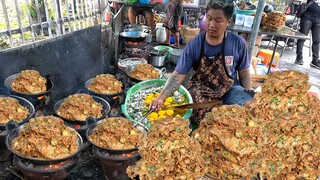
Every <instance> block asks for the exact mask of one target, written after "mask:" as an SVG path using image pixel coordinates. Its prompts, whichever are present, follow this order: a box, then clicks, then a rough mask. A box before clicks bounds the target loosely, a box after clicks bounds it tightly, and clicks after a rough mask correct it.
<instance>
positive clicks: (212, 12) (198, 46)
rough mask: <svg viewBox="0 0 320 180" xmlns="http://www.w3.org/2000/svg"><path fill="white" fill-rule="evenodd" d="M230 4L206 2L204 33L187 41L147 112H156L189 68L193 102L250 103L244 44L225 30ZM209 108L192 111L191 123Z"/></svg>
mask: <svg viewBox="0 0 320 180" xmlns="http://www.w3.org/2000/svg"><path fill="white" fill-rule="evenodd" d="M233 12H234V3H233V2H232V1H231V2H229V1H225V0H209V1H208V4H207V9H206V22H205V29H206V31H204V32H201V33H200V34H199V35H197V36H196V37H195V38H194V39H193V40H192V41H190V42H189V43H188V44H187V45H186V47H185V48H184V51H183V53H182V55H181V57H180V59H179V61H178V63H177V65H176V67H175V70H174V72H173V73H172V74H171V75H170V77H169V78H168V80H167V81H166V84H165V86H164V87H163V89H162V91H161V93H160V94H159V96H158V97H157V98H155V99H154V100H153V101H152V102H151V104H150V107H149V108H150V109H151V108H154V109H156V110H157V109H159V108H161V106H162V105H163V103H164V101H165V99H166V98H167V97H169V96H170V95H171V94H172V93H173V92H174V91H176V90H177V89H178V88H179V86H180V85H181V84H182V82H183V81H184V80H185V78H186V77H187V75H188V73H189V71H190V70H191V68H193V70H194V71H195V72H194V74H193V75H192V76H191V78H190V79H189V81H188V91H189V92H190V94H191V95H192V98H193V101H194V102H195V103H200V102H208V101H214V100H221V101H223V103H224V104H226V105H231V104H238V105H241V106H247V107H249V106H250V104H251V103H252V102H253V100H252V98H253V93H252V88H251V78H250V70H249V67H250V59H249V56H248V51H247V46H246V41H245V40H244V39H243V38H242V37H241V36H239V35H237V34H234V33H232V32H228V31H227V27H228V26H229V25H230V24H231V22H232V14H233ZM208 111H210V108H206V109H196V110H194V111H193V114H192V117H191V120H192V121H193V122H195V123H196V124H199V123H200V121H201V120H202V119H203V118H204V116H205V113H206V112H208Z"/></svg>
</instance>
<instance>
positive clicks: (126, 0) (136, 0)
mask: <svg viewBox="0 0 320 180" xmlns="http://www.w3.org/2000/svg"><path fill="white" fill-rule="evenodd" d="M124 2H125V3H129V4H132V3H136V2H138V0H124Z"/></svg>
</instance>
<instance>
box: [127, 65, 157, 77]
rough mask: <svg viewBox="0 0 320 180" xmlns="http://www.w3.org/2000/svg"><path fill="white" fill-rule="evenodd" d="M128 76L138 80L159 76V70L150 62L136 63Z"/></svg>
mask: <svg viewBox="0 0 320 180" xmlns="http://www.w3.org/2000/svg"><path fill="white" fill-rule="evenodd" d="M130 76H131V77H133V78H135V79H138V80H148V79H155V78H159V77H160V72H159V70H157V69H156V68H155V67H153V66H152V65H151V64H138V65H136V66H135V67H134V68H133V70H132V72H131V73H130Z"/></svg>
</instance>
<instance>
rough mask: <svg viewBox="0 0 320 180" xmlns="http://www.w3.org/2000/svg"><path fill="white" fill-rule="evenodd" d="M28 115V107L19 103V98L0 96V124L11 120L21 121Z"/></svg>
mask: <svg viewBox="0 0 320 180" xmlns="http://www.w3.org/2000/svg"><path fill="white" fill-rule="evenodd" d="M28 115H29V110H28V108H26V107H24V106H22V105H21V104H19V101H18V100H17V99H15V98H11V97H0V124H6V123H7V122H9V121H10V120H14V121H16V122H17V123H19V122H21V121H23V120H24V119H26V118H27V117H28Z"/></svg>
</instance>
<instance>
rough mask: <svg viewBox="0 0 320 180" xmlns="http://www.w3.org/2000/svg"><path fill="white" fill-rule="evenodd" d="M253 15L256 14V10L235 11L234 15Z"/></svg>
mask: <svg viewBox="0 0 320 180" xmlns="http://www.w3.org/2000/svg"><path fill="white" fill-rule="evenodd" d="M253 13H256V9H251V10H242V9H237V8H236V9H235V10H234V14H243V15H251V14H253Z"/></svg>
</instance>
